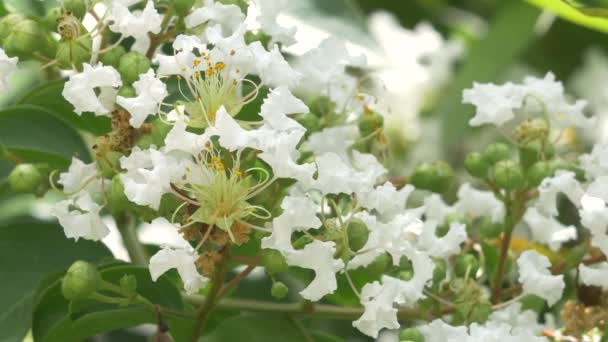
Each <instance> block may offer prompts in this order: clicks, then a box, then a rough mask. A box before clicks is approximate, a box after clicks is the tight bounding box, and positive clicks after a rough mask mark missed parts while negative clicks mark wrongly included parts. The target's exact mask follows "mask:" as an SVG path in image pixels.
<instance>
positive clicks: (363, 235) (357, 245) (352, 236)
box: [347, 219, 369, 252]
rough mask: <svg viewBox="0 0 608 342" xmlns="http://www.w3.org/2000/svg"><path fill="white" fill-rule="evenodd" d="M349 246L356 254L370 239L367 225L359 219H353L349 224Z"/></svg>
mask: <svg viewBox="0 0 608 342" xmlns="http://www.w3.org/2000/svg"><path fill="white" fill-rule="evenodd" d="M347 233H348V245H349V247H350V249H351V250H352V251H354V252H356V251H358V250H360V249H361V248H363V246H365V243H366V242H367V239H368V237H369V230H368V229H367V226H366V225H365V223H364V222H363V221H361V220H358V219H351V220H350V223H349V224H348V232H347Z"/></svg>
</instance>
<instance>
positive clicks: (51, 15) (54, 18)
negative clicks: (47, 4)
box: [44, 6, 63, 31]
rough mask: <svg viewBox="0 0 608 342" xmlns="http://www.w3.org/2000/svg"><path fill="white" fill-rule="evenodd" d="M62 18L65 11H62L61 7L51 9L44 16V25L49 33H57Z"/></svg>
mask: <svg viewBox="0 0 608 342" xmlns="http://www.w3.org/2000/svg"><path fill="white" fill-rule="evenodd" d="M61 17H63V10H62V9H61V7H58V6H57V7H51V8H49V10H48V11H47V12H46V15H45V16H44V23H45V26H46V28H47V29H48V30H49V31H55V29H56V28H57V23H58V22H59V19H61Z"/></svg>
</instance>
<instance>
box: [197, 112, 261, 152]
mask: <svg viewBox="0 0 608 342" xmlns="http://www.w3.org/2000/svg"><path fill="white" fill-rule="evenodd" d="M215 115H216V116H215V124H214V125H213V126H212V127H210V128H209V129H208V130H207V131H208V132H209V133H210V134H211V135H214V136H218V137H219V143H220V145H222V147H224V148H226V149H227V150H229V151H231V152H232V151H236V150H243V149H244V148H246V147H250V146H252V144H253V136H252V134H251V131H247V130H245V129H243V128H242V127H241V126H240V125H239V124H238V122H236V120H234V119H233V118H232V116H230V114H228V112H226V109H225V108H224V106H222V107H220V109H219V110H218V111H217V113H216V114H215Z"/></svg>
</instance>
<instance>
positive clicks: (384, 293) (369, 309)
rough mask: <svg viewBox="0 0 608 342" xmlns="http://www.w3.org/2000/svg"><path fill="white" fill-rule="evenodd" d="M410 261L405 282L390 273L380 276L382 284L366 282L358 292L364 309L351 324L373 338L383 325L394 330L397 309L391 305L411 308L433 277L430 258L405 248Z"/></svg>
mask: <svg viewBox="0 0 608 342" xmlns="http://www.w3.org/2000/svg"><path fill="white" fill-rule="evenodd" d="M405 255H406V256H407V257H408V258H409V259H410V260H411V262H412V266H413V268H414V277H413V278H412V279H410V280H407V281H404V280H400V279H397V278H393V277H390V276H383V277H382V284H380V283H379V282H377V281H375V282H373V283H368V284H366V285H365V286H364V287H363V289H362V291H361V304H363V306H364V307H365V311H364V313H363V315H361V317H359V319H357V320H356V321H354V322H353V326H354V327H356V328H357V329H359V330H360V331H361V332H363V333H364V334H366V335H368V336H372V337H374V338H376V337H378V332H379V331H380V330H381V329H383V328H388V329H397V328H399V322H398V321H397V309H396V308H394V307H393V306H394V304H397V305H399V306H403V307H411V306H413V305H415V304H416V302H417V301H418V300H420V299H422V298H424V297H425V296H424V294H423V291H424V287H425V286H426V284H427V282H429V281H430V280H431V279H432V278H433V269H434V267H435V265H434V263H433V261H432V260H431V258H429V256H428V255H426V254H425V253H420V252H417V251H415V250H414V249H412V248H411V246H409V247H407V252H406V254H405Z"/></svg>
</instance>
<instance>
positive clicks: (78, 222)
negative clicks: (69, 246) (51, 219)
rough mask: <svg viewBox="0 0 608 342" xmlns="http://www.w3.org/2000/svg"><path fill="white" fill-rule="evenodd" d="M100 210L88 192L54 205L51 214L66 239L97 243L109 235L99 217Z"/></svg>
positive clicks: (108, 230) (106, 227) (100, 207)
mask: <svg viewBox="0 0 608 342" xmlns="http://www.w3.org/2000/svg"><path fill="white" fill-rule="evenodd" d="M101 209H102V206H100V205H99V204H97V203H95V201H93V199H92V198H91V195H90V194H89V193H88V192H80V193H79V194H77V195H76V196H72V197H70V198H68V199H66V200H63V201H60V202H58V203H57V204H55V206H54V207H53V209H52V211H51V213H52V215H53V216H55V217H57V219H58V220H59V224H61V226H62V227H63V231H64V233H65V236H66V237H68V238H73V239H74V240H76V241H78V239H79V238H84V239H87V240H93V241H99V240H101V239H103V238H105V237H106V236H107V235H108V234H109V233H110V229H109V228H108V226H107V225H106V224H105V223H104V222H103V220H102V219H101V216H100V215H99V212H100V211H101Z"/></svg>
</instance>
